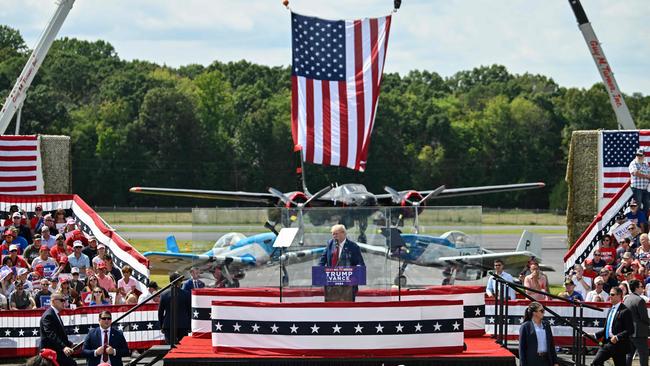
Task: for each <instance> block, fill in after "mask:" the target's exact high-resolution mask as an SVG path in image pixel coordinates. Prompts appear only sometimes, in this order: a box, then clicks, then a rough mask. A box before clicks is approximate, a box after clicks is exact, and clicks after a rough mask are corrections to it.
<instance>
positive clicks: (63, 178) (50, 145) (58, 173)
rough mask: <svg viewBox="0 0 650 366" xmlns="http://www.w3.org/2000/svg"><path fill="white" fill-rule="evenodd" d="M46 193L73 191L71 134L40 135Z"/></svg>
mask: <svg viewBox="0 0 650 366" xmlns="http://www.w3.org/2000/svg"><path fill="white" fill-rule="evenodd" d="M39 138H40V140H41V141H40V145H41V146H40V148H41V164H42V168H43V182H44V189H45V193H52V194H56V193H72V160H71V153H70V152H71V149H72V147H71V146H72V144H71V141H70V136H52V135H40V136H39Z"/></svg>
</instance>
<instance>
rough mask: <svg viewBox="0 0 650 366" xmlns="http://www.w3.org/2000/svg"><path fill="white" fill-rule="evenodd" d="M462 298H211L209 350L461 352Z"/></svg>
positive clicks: (354, 354) (336, 354) (331, 354)
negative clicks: (289, 301)
mask: <svg viewBox="0 0 650 366" xmlns="http://www.w3.org/2000/svg"><path fill="white" fill-rule="evenodd" d="M463 341H464V336H463V309H462V301H460V300H456V301H451V300H448V301H443V300H440V301H402V302H392V301H391V302H355V303H346V302H330V303H294V304H287V303H281V304H277V303H275V304H274V303H250V302H238V301H214V302H212V348H213V350H214V352H216V353H219V352H229V353H238V354H246V355H276V356H282V355H284V356H289V355H290V356H303V357H328V358H340V357H345V358H365V357H390V356H402V355H404V354H409V355H428V354H437V353H446V354H449V353H461V352H463Z"/></svg>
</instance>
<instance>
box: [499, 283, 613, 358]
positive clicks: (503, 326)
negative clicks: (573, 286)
mask: <svg viewBox="0 0 650 366" xmlns="http://www.w3.org/2000/svg"><path fill="white" fill-rule="evenodd" d="M490 275H491V276H492V277H493V278H494V280H495V293H496V296H495V297H494V312H495V321H494V337H495V338H496V341H497V343H498V344H500V345H502V346H503V347H505V348H508V306H509V301H508V288H512V289H513V290H514V291H516V292H517V293H518V294H520V295H522V296H524V297H525V298H527V299H528V300H531V301H536V300H535V299H534V298H533V297H532V296H530V295H528V294H527V293H526V292H533V293H537V294H541V295H545V296H546V297H547V298H551V299H555V300H560V301H564V302H566V303H568V304H570V305H571V306H572V308H573V316H572V317H571V318H570V319H566V318H564V317H562V316H560V315H559V314H557V313H556V312H554V311H553V310H551V309H550V308H549V307H547V306H545V305H544V304H541V305H542V307H543V308H544V310H545V311H546V312H547V313H549V314H551V315H552V316H553V317H554V318H555V319H556V320H557V321H558V323H557V324H564V325H566V326H569V327H571V329H572V330H573V345H572V346H573V350H574V352H573V354H572V357H571V358H572V360H573V362H574V365H575V366H585V365H586V356H587V354H586V352H585V342H584V338H588V339H590V340H592V341H594V342H595V343H597V344H598V340H597V339H596V338H594V337H593V336H592V335H591V334H588V333H586V332H585V331H583V329H582V327H583V321H582V319H583V316H584V309H585V308H587V309H591V310H596V311H601V312H602V311H603V309H601V308H597V307H595V306H591V305H588V304H585V303H582V302H580V301H573V300H569V299H565V298H563V297H559V296H556V295H553V294H550V293H548V292H544V291H540V290H536V289H533V288H530V287H526V286H524V285H520V284H518V283H514V282H510V281H507V280H505V279H504V278H503V277H501V276H499V275H498V274H496V273H494V272H490Z"/></svg>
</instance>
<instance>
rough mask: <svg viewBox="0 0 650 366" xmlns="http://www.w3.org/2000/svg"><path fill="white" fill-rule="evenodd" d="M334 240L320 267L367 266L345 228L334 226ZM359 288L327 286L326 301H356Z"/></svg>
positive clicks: (324, 254) (320, 262)
mask: <svg viewBox="0 0 650 366" xmlns="http://www.w3.org/2000/svg"><path fill="white" fill-rule="evenodd" d="M331 231H332V240H330V241H329V242H328V243H327V249H326V250H325V252H324V253H323V255H322V256H321V257H320V261H319V262H318V265H319V266H325V267H354V266H365V263H364V261H363V256H362V255H361V249H360V248H359V246H358V245H357V243H355V242H353V241H352V240H349V239H348V238H347V233H346V230H345V226H344V225H341V224H337V225H334V226H332V230H331ZM358 289H359V288H358V286H325V301H354V297H355V295H356V293H357V290H358Z"/></svg>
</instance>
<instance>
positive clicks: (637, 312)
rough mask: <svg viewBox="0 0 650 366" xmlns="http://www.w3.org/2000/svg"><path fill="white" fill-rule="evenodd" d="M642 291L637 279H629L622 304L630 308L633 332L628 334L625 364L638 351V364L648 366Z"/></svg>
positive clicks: (629, 362)
mask: <svg viewBox="0 0 650 366" xmlns="http://www.w3.org/2000/svg"><path fill="white" fill-rule="evenodd" d="M642 293H643V287H642V286H641V282H640V281H639V280H632V281H630V294H629V295H628V296H627V297H626V298H625V301H623V304H624V305H625V307H626V308H628V309H629V310H630V313H631V314H632V321H633V322H634V332H633V333H632V334H631V336H630V341H631V342H632V346H631V347H630V352H629V353H628V354H627V366H631V365H632V359H633V358H634V352H635V351H636V352H638V353H639V364H641V366H648V326H649V325H650V322H649V321H648V309H647V308H646V302H645V300H643V298H642V297H641V296H640V295H641V294H642Z"/></svg>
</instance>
